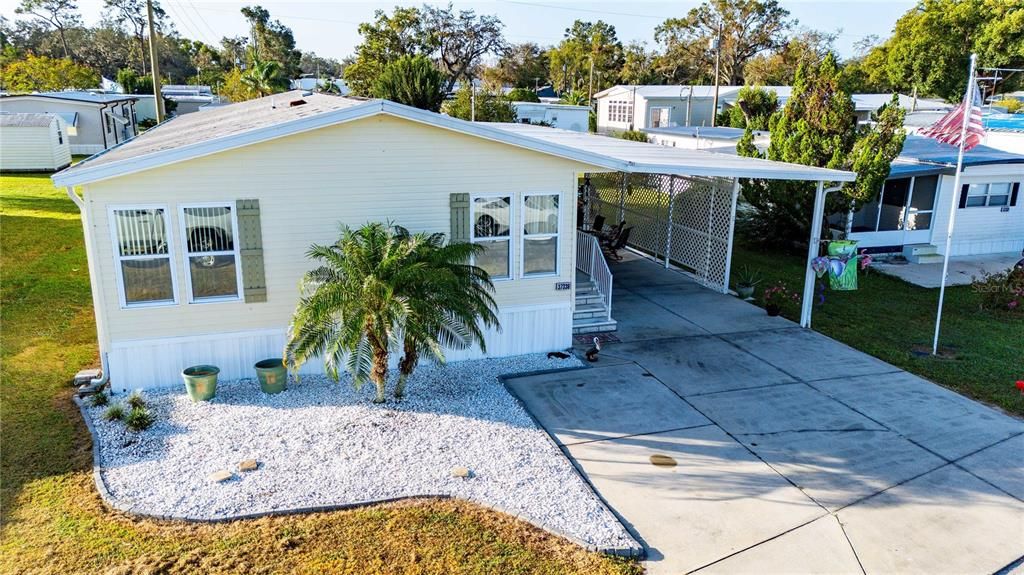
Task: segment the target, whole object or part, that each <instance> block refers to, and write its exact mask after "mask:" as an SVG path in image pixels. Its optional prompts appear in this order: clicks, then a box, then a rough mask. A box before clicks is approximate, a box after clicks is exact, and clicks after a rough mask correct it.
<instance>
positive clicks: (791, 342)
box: [724, 328, 896, 381]
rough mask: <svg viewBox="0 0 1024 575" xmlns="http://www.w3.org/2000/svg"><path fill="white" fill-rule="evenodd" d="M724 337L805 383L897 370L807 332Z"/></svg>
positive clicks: (832, 340) (766, 332) (784, 330)
mask: <svg viewBox="0 0 1024 575" xmlns="http://www.w3.org/2000/svg"><path fill="white" fill-rule="evenodd" d="M724 337H725V338H726V339H728V340H729V341H731V342H733V343H735V344H736V345H738V346H740V347H742V348H743V349H745V350H747V351H749V352H750V353H752V354H754V355H756V356H757V357H759V358H761V359H763V360H765V361H767V362H768V363H770V364H772V365H774V366H775V367H777V368H779V369H781V370H782V371H784V372H786V373H788V374H790V375H793V376H795V377H798V378H800V379H803V380H804V381H811V380H815V379H829V378H835V377H850V376H854V375H867V374H875V373H886V372H893V371H896V368H895V367H893V366H892V365H889V364H888V363H885V362H884V361H882V360H880V359H877V358H875V357H872V356H870V355H868V354H866V353H863V352H860V351H857V350H855V349H853V348H851V347H848V346H846V345H843V344H841V343H839V342H837V341H836V340H834V339H831V338H828V337H825V336H823V335H821V334H820V333H817V332H813V331H810V330H807V329H800V328H793V329H780V330H773V331H747V332H744V333H737V334H731V335H727V336H724Z"/></svg>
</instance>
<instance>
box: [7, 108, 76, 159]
mask: <svg viewBox="0 0 1024 575" xmlns="http://www.w3.org/2000/svg"><path fill="white" fill-rule="evenodd" d="M70 164H71V148H70V146H69V145H68V133H67V128H66V127H65V125H64V120H63V118H61V117H60V116H57V115H54V114H8V113H0V172H55V171H57V170H61V169H64V168H66V167H67V166H69V165H70Z"/></svg>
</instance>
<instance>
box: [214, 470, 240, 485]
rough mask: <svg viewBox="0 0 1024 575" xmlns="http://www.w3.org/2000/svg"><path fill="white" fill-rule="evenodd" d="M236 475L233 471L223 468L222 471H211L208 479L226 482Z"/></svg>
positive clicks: (215, 481)
mask: <svg viewBox="0 0 1024 575" xmlns="http://www.w3.org/2000/svg"><path fill="white" fill-rule="evenodd" d="M234 476H235V474H234V473H231V472H230V471H228V470H227V469H221V470H220V471H214V472H213V473H211V474H210V476H209V477H208V478H207V479H209V480H210V481H212V482H214V483H224V482H225V481H227V480H228V479H231V478H232V477H234Z"/></svg>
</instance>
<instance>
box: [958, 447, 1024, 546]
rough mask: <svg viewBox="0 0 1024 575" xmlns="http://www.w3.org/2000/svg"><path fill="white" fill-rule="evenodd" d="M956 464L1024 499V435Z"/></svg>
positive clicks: (983, 450)
mask: <svg viewBox="0 0 1024 575" xmlns="http://www.w3.org/2000/svg"><path fill="white" fill-rule="evenodd" d="M956 464H957V465H958V466H960V467H962V468H964V469H966V470H967V471H969V472H971V473H973V474H974V475H977V476H978V477H980V478H982V479H984V480H985V481H988V482H989V483H991V484H992V485H995V486H996V487H998V488H1000V489H1002V490H1003V491H1005V492H1007V493H1009V494H1010V495H1013V496H1014V497H1016V498H1017V499H1020V500H1021V501H1024V435H1018V436H1016V437H1011V438H1010V439H1007V440H1006V441H1003V442H1002V443H998V444H996V445H993V446H992V447H989V448H987V449H982V450H981V451H979V452H977V453H975V454H974V455H969V456H967V457H965V458H963V459H961V460H960V461H957V462H956ZM1022 537H1024V534H1022ZM1022 546H1024V545H1022ZM1021 555H1024V550H1022V551H1021Z"/></svg>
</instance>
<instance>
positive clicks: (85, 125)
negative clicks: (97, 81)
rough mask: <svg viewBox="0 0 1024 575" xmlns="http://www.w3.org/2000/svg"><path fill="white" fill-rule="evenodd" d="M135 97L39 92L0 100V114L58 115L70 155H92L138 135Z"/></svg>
mask: <svg viewBox="0 0 1024 575" xmlns="http://www.w3.org/2000/svg"><path fill="white" fill-rule="evenodd" d="M135 99H136V98H135V96H130V95H125V94H100V93H95V92H42V93H39V94H21V95H14V96H3V97H0V112H14V113H19V112H20V113H42V114H58V115H60V116H62V117H64V118H72V120H71V121H67V120H65V121H66V122H67V124H68V129H69V130H70V136H69V140H70V144H71V153H72V154H87V155H91V154H96V153H99V152H102V151H103V150H106V149H108V148H112V147H114V146H116V145H118V144H120V143H121V142H124V141H125V140H128V139H130V138H133V137H135V135H136V134H138V125H137V122H136V119H135Z"/></svg>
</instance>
